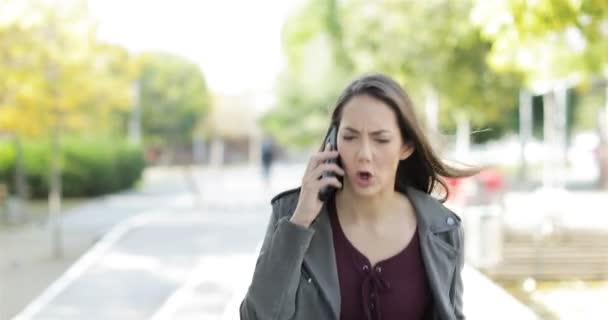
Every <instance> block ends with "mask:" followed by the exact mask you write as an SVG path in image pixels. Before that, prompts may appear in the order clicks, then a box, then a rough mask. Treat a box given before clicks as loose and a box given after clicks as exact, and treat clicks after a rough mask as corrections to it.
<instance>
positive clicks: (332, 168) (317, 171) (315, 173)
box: [310, 163, 344, 179]
mask: <svg viewBox="0 0 608 320" xmlns="http://www.w3.org/2000/svg"><path fill="white" fill-rule="evenodd" d="M326 172H333V173H335V174H337V175H340V176H343V175H344V169H342V168H340V166H339V165H337V164H335V163H323V164H320V165H319V166H318V167H316V168H314V169H313V170H312V172H311V173H310V177H311V178H313V179H319V177H321V176H322V175H323V174H324V173H326Z"/></svg>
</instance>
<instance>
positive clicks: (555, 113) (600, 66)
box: [473, 0, 608, 188]
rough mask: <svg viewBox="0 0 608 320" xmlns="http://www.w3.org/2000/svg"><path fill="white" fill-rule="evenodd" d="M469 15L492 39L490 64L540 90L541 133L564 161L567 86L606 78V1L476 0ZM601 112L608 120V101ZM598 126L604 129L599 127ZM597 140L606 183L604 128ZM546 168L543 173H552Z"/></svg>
mask: <svg viewBox="0 0 608 320" xmlns="http://www.w3.org/2000/svg"><path fill="white" fill-rule="evenodd" d="M473 17H474V21H475V23H476V24H478V25H479V26H481V28H482V31H483V35H484V36H485V37H486V38H487V39H489V40H491V41H492V42H493V43H494V45H493V47H492V51H491V53H490V62H491V65H492V66H493V67H494V68H495V69H496V70H499V71H504V70H508V71H510V70H516V71H518V72H522V73H523V74H524V76H525V81H526V85H527V86H528V87H529V88H530V89H531V90H532V91H533V92H535V93H536V94H543V95H544V97H545V102H546V103H545V105H544V108H545V112H544V115H545V116H546V118H545V119H544V120H545V121H544V126H545V139H546V140H548V142H549V144H550V145H554V148H552V149H555V148H556V147H555V145H559V147H558V148H560V149H562V150H560V151H561V153H562V156H561V158H562V159H564V161H565V154H566V152H567V144H566V140H567V136H566V134H565V131H566V130H565V128H563V127H565V126H566V125H567V120H566V114H567V110H566V109H567V107H566V102H567V99H566V98H565V97H566V90H567V88H569V87H574V86H578V87H579V88H591V87H593V86H588V85H586V84H589V83H592V82H595V80H596V79H598V78H601V77H603V78H604V82H605V83H607V84H608V79H606V78H608V55H607V54H606V52H608V41H607V39H608V28H607V26H608V2H606V1H602V0H581V1H572V0H553V1H548V0H544V1H523V0H496V1H477V3H476V7H475V10H474V14H473ZM607 86H608V85H607ZM606 99H607V100H606V101H608V90H607V93H606ZM598 109H599V108H598ZM598 111H599V110H598ZM598 114H599V112H598ZM603 114H604V117H605V120H608V103H606V107H605V110H604V113H603ZM599 123H600V124H601V123H608V121H604V122H599ZM602 131H604V132H608V129H606V128H599V130H598V132H602ZM600 141H601V145H600V146H599V159H600V161H599V162H600V163H599V167H600V172H601V177H600V185H601V186H603V187H604V188H608V133H607V134H605V135H603V136H602V135H600ZM602 159H603V160H602ZM602 162H603V163H602ZM560 165H561V166H562V167H563V163H562V164H560ZM547 168H549V169H548V170H546V175H545V176H546V177H552V176H555V172H552V171H554V170H551V169H550V166H549V165H547ZM547 180H549V179H547Z"/></svg>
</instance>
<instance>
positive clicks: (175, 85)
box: [139, 53, 211, 146]
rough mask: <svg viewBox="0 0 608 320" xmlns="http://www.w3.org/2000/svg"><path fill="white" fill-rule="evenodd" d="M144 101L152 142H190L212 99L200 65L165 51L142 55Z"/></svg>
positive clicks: (144, 116)
mask: <svg viewBox="0 0 608 320" xmlns="http://www.w3.org/2000/svg"><path fill="white" fill-rule="evenodd" d="M140 62H141V68H142V70H141V76H140V83H139V85H140V97H141V100H140V104H141V107H142V120H143V132H144V139H145V143H146V144H148V145H163V146H170V145H175V144H180V145H187V144H189V143H190V142H191V141H192V134H193V132H194V129H195V127H196V125H197V124H198V123H199V122H201V121H203V120H204V117H205V116H206V115H207V113H208V112H209V109H210V104H211V101H210V100H211V99H210V96H209V91H208V88H207V85H206V83H205V79H204V78H203V75H202V73H201V70H200V68H199V67H198V66H197V65H195V64H194V63H191V62H189V61H187V60H184V59H183V58H180V57H178V56H174V55H170V54H164V53H145V54H142V55H141V57H140Z"/></svg>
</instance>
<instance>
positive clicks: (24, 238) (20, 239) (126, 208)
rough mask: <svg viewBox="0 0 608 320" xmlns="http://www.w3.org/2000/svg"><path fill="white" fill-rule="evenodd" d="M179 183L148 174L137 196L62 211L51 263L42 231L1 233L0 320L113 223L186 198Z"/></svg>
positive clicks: (121, 196)
mask: <svg viewBox="0 0 608 320" xmlns="http://www.w3.org/2000/svg"><path fill="white" fill-rule="evenodd" d="M181 179H182V177H180V176H177V177H175V174H173V175H171V174H169V173H168V172H163V171H158V172H147V173H146V176H145V179H144V180H145V183H144V186H143V187H142V189H141V190H139V191H128V192H124V193H121V194H115V195H109V196H106V197H100V198H97V199H93V200H91V201H89V202H87V203H85V204H84V205H82V206H80V207H77V208H74V209H72V210H69V211H67V212H65V213H64V215H63V216H62V220H61V221H62V235H63V244H64V256H63V257H62V258H61V259H55V258H52V247H51V232H50V230H49V229H48V227H47V226H44V225H39V224H36V223H33V224H31V225H27V226H24V227H19V228H14V229H6V230H3V231H2V232H0V320H4V319H10V318H11V317H12V316H14V315H15V314H16V313H17V312H18V311H20V310H21V309H22V308H24V307H25V306H26V305H27V304H28V303H29V302H30V301H31V300H33V299H34V298H36V297H37V296H38V295H39V294H40V293H41V292H42V291H43V290H44V289H45V288H46V287H47V286H49V285H50V284H51V283H52V282H53V281H54V280H55V279H57V278H58V277H59V276H60V275H61V274H62V273H63V272H65V271H66V270H67V269H68V267H69V266H70V265H72V264H73V263H74V262H75V261H77V260H78V259H79V258H80V257H81V256H82V255H83V254H84V253H85V252H86V251H87V250H89V249H90V248H91V247H92V246H93V245H94V244H95V243H96V242H97V241H98V240H99V239H101V238H102V237H103V236H104V234H106V233H107V232H108V231H109V230H111V229H112V228H113V227H114V226H116V225H117V224H118V223H120V222H121V221H124V220H125V219H128V218H129V217H131V216H134V215H138V214H142V213H145V212H146V211H147V210H150V209H152V208H155V207H157V206H159V205H161V204H163V203H165V202H167V201H168V199H171V198H174V197H177V196H179V195H183V194H187V193H186V192H187V191H186V189H185V184H184V183H183V181H181Z"/></svg>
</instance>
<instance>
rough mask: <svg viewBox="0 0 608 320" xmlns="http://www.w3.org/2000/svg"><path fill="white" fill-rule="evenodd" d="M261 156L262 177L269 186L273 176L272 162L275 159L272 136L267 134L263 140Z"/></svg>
mask: <svg viewBox="0 0 608 320" xmlns="http://www.w3.org/2000/svg"><path fill="white" fill-rule="evenodd" d="M261 157H262V159H261V160H262V178H263V179H264V183H265V184H266V186H267V187H268V185H269V183H270V178H271V177H270V175H271V169H272V162H273V161H274V142H273V140H272V137H270V136H266V137H264V140H262V148H261Z"/></svg>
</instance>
